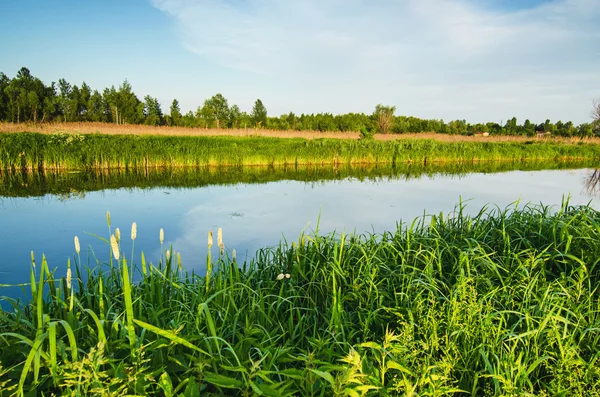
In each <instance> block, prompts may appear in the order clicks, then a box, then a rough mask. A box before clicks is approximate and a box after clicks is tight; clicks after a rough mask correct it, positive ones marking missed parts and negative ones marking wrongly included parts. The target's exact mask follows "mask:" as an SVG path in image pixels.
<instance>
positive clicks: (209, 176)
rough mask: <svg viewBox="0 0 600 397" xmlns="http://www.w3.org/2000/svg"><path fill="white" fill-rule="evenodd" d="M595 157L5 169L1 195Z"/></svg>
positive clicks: (452, 170)
mask: <svg viewBox="0 0 600 397" xmlns="http://www.w3.org/2000/svg"><path fill="white" fill-rule="evenodd" d="M596 165H597V161H595V160H579V161H494V162H477V163H464V162H462V163H458V162H446V163H429V164H426V165H423V164H407V163H398V164H391V163H384V164H370V165H360V164H358V165H352V164H345V165H340V166H331V165H326V166H322V165H315V166H300V165H299V166H256V167H243V166H233V167H203V168H200V169H198V168H195V167H194V168H189V167H179V168H159V169H154V168H150V169H148V170H145V169H130V170H90V171H83V172H69V171H46V172H21V171H17V172H4V173H0V196H1V197H32V196H44V195H46V194H54V195H59V196H60V197H64V198H65V199H67V198H70V197H79V196H82V195H85V194H86V193H87V192H92V191H97V190H104V189H120V188H141V189H150V188H158V187H169V188H197V187H203V186H211V185H233V184H238V183H245V184H252V183H266V182H275V181H281V180H295V181H302V182H320V181H327V180H340V179H346V178H356V179H359V180H361V181H365V180H369V181H379V180H382V179H383V180H386V179H392V180H394V179H402V180H411V179H417V178H423V177H436V176H440V175H443V176H445V177H460V176H463V175H466V174H468V173H472V172H481V173H494V172H506V171H534V170H550V169H576V168H579V169H580V168H593V167H594V166H596Z"/></svg>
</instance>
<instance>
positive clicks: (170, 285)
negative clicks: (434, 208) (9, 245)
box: [0, 203, 600, 397]
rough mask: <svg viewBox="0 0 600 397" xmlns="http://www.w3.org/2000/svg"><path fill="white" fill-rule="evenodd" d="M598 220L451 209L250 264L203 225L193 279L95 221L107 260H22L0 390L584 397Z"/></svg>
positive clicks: (304, 243)
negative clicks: (205, 251) (20, 294)
mask: <svg viewBox="0 0 600 397" xmlns="http://www.w3.org/2000/svg"><path fill="white" fill-rule="evenodd" d="M599 224H600V213H598V212H597V211H595V210H594V209H592V208H590V207H585V206H584V207H571V206H569V205H568V203H564V204H563V206H562V207H561V208H556V209H554V210H551V209H550V208H547V207H543V206H526V207H523V208H516V207H511V208H508V209H506V210H500V209H493V208H487V209H485V208H484V209H482V210H481V212H480V213H479V214H478V215H476V216H467V215H466V214H465V213H464V209H463V207H461V206H458V207H457V208H456V211H455V212H454V213H452V214H450V215H449V216H442V215H439V216H430V217H426V218H419V219H417V220H415V221H414V222H412V223H407V224H403V225H400V226H399V227H398V229H397V230H395V231H391V232H389V233H384V234H381V235H362V236H358V235H326V236H320V235H319V234H318V232H317V233H316V234H315V235H303V236H300V238H299V239H298V241H296V242H293V243H291V244H288V243H285V242H284V243H282V244H281V245H280V246H278V247H275V248H273V249H266V250H263V251H261V252H259V253H258V254H257V256H256V258H255V260H253V261H251V262H249V263H238V262H237V261H236V259H235V253H234V251H232V250H230V248H229V247H227V235H226V234H225V237H224V239H223V238H222V235H221V232H220V231H219V233H215V238H214V241H213V236H212V234H209V237H208V241H207V243H208V246H209V250H210V247H211V246H212V253H213V256H212V257H211V256H210V255H209V256H208V258H207V261H206V263H207V267H208V269H209V271H208V272H207V273H206V275H205V274H201V275H198V274H194V273H188V272H186V271H185V270H184V268H183V267H182V264H181V263H180V261H179V257H178V255H177V254H176V251H174V248H176V247H166V246H163V245H162V241H163V240H162V239H163V236H162V231H161V233H157V240H158V241H157V244H158V243H160V244H161V252H162V257H160V258H145V257H144V255H143V254H142V255H139V254H138V253H136V252H135V250H134V247H133V242H134V241H135V238H136V233H137V230H136V229H135V228H133V227H132V231H131V236H129V231H127V232H123V233H122V234H121V233H117V232H116V230H115V231H114V234H113V230H111V226H110V217H108V234H109V235H111V239H110V244H108V246H106V247H102V249H101V251H98V256H99V257H106V253H108V251H110V252H111V259H110V261H106V262H102V263H100V262H95V261H94V259H93V258H94V256H89V255H87V254H86V253H85V250H83V251H81V248H80V247H79V244H78V242H77V241H76V243H75V252H76V253H75V255H74V256H73V265H72V266H70V267H69V270H68V271H67V273H66V274H56V273H54V272H53V271H52V270H51V269H48V266H47V264H46V262H45V260H44V259H43V257H42V258H40V257H39V256H38V257H35V260H34V259H33V255H32V267H31V281H30V282H29V283H28V284H26V285H25V288H26V290H27V291H29V293H30V297H31V298H30V301H29V302H28V303H21V302H16V301H10V300H9V302H10V304H11V305H12V308H11V310H10V311H3V312H0V396H3V397H4V396H8V395H12V394H13V393H16V394H17V395H77V396H85V395H103V396H117V395H146V394H151V395H164V396H196V395H199V394H200V393H202V395H207V396H211V395H214V396H216V395H240V396H245V395H265V396H344V395H349V396H396V395H398V396H403V395H425V396H449V395H477V396H559V395H564V396H567V395H568V396H597V395H599V394H600V362H599V359H600V353H598V352H599V351H600V309H599V308H600V293H599V287H598V285H599V284H598V283H599V282H600V267H599V266H598V263H599V261H598V258H599V257H600V227H599V226H598V225H599ZM159 235H160V237H159ZM116 236H119V238H118V239H117V237H116ZM213 244H214V246H213ZM100 252H104V253H105V254H104V255H101V254H100ZM125 256H127V259H126V258H125ZM82 257H83V258H86V257H87V258H88V259H87V260H86V259H82ZM71 269H72V270H71Z"/></svg>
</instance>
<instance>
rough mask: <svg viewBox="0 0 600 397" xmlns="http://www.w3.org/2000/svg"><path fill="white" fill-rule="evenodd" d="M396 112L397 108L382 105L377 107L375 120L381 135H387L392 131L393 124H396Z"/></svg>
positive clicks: (374, 115) (374, 114)
mask: <svg viewBox="0 0 600 397" xmlns="http://www.w3.org/2000/svg"><path fill="white" fill-rule="evenodd" d="M395 111H396V107H395V106H383V105H381V104H379V105H377V106H375V112H374V113H373V118H374V119H375V123H376V125H377V132H379V133H380V134H387V133H388V132H389V131H390V129H391V128H392V124H394V112H395Z"/></svg>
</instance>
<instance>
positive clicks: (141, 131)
mask: <svg viewBox="0 0 600 397" xmlns="http://www.w3.org/2000/svg"><path fill="white" fill-rule="evenodd" d="M24 131H27V132H39V133H42V134H56V133H77V134H109V135H116V134H132V135H162V136H236V137H242V136H265V137H273V138H304V139H318V138H334V139H359V137H360V134H359V133H358V132H320V131H293V130H289V131H272V130H264V129H253V128H248V129H215V128H212V129H205V128H188V127H167V126H161V127H155V126H147V125H135V124H124V125H115V124H109V123H43V124H39V123H38V124H34V123H0V133H13V132H24ZM375 139H377V140H381V141H388V140H393V139H435V140H438V141H441V142H490V141H493V142H525V141H532V140H536V141H544V140H550V141H553V142H560V143H567V144H574V143H579V142H582V141H583V142H588V143H599V144H600V138H579V137H573V138H563V137H558V136H555V137H533V138H528V137H523V136H490V137H484V136H466V135H447V134H437V133H434V132H429V133H418V134H387V135H382V134H377V135H375Z"/></svg>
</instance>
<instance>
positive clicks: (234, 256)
mask: <svg viewBox="0 0 600 397" xmlns="http://www.w3.org/2000/svg"><path fill="white" fill-rule="evenodd" d="M236 256H237V253H236V252H235V250H233V251H232V252H231V259H233V260H234V261H235V260H236Z"/></svg>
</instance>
